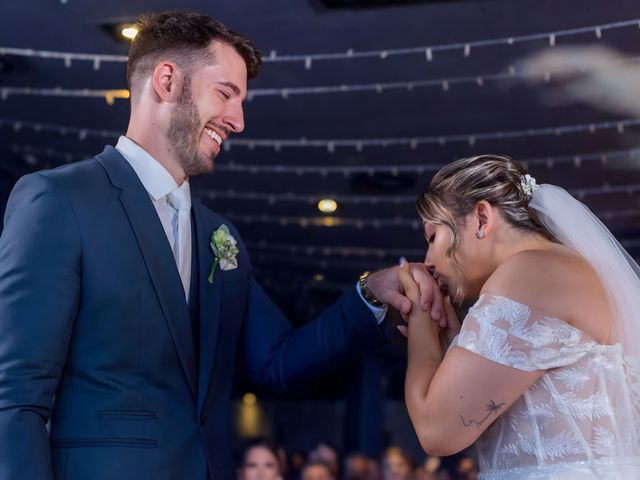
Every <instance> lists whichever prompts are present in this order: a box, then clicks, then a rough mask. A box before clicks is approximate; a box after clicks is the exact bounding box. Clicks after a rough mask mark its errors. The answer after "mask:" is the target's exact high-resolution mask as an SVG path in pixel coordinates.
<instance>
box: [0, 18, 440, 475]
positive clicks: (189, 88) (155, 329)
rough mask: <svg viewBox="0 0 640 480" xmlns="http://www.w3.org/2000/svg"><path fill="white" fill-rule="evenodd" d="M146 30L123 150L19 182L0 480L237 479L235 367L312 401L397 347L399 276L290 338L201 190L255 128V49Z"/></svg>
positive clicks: (135, 50)
mask: <svg viewBox="0 0 640 480" xmlns="http://www.w3.org/2000/svg"><path fill="white" fill-rule="evenodd" d="M140 26H141V30H140V33H139V34H138V37H137V38H136V40H135V41H134V42H133V44H132V47H131V51H130V57H129V63H128V80H129V86H130V90H131V104H132V109H131V119H130V123H129V127H128V130H127V133H126V136H122V137H120V139H119V141H118V143H117V145H116V147H115V148H113V147H110V146H108V147H106V148H105V150H104V152H102V153H101V154H99V155H97V156H96V157H94V158H91V159H88V160H85V161H83V162H79V163H76V164H73V165H69V166H64V167H61V168H58V169H55V170H51V171H43V172H37V173H35V174H32V175H28V176H26V177H23V178H22V179H21V180H20V181H19V182H18V183H17V184H16V186H15V188H14V190H13V192H12V194H11V198H10V200H9V202H8V206H7V209H6V214H5V228H4V232H3V234H2V237H1V238H0V480H13V479H16V480H18V479H19V480H40V479H42V480H51V479H69V480H103V479H104V480H114V479H118V480H140V479H153V480H181V479H189V480H205V479H207V478H211V479H230V478H232V477H233V467H232V464H231V451H230V433H231V409H230V393H231V386H232V378H233V371H234V366H235V361H236V358H237V357H238V356H239V357H240V358H241V360H242V362H243V363H244V364H245V365H246V368H247V370H248V373H249V374H250V376H251V378H252V379H253V380H254V381H255V383H256V384H259V385H262V386H266V387H269V388H271V389H273V390H276V391H285V390H288V389H293V388H304V387H305V386H307V385H309V384H310V383H312V382H313V381H315V380H317V379H318V378H320V377H322V376H326V375H328V374H329V373H331V372H332V371H335V369H336V368H337V367H339V366H340V365H342V364H343V363H344V362H345V361H347V360H348V359H349V358H350V357H353V356H358V355H363V354H365V353H366V352H369V351H371V350H373V349H375V348H377V347H379V346H381V345H383V344H384V343H385V341H386V337H385V335H384V334H383V330H382V328H381V327H380V323H381V322H382V320H383V318H384V315H385V312H386V307H385V306H382V307H380V306H378V304H379V303H382V304H390V305H393V306H394V307H396V308H398V309H400V310H402V311H404V312H407V311H408V310H409V309H410V303H409V301H408V299H407V298H406V297H404V296H403V295H402V293H401V292H400V290H399V287H398V285H397V281H396V275H395V273H396V271H395V269H387V270H382V271H380V272H377V273H374V274H372V275H371V276H369V278H368V281H367V279H365V280H364V281H362V282H361V283H360V285H359V290H357V289H356V288H354V289H353V291H350V292H347V293H346V294H345V295H344V296H343V297H342V298H341V299H340V300H338V302H337V303H336V304H335V305H333V306H332V307H331V308H329V309H328V310H327V311H325V312H324V313H323V314H322V315H321V316H320V317H319V318H318V319H316V320H315V321H313V322H311V323H309V324H307V325H305V326H304V327H302V328H299V329H291V327H290V325H289V323H288V322H287V320H286V319H285V318H284V317H283V315H282V314H281V313H280V311H278V309H277V308H276V307H275V306H274V305H273V303H272V302H271V301H270V300H269V299H268V298H267V296H266V295H265V293H264V292H263V290H262V289H261V288H260V286H259V285H258V284H257V283H256V281H255V280H254V278H253V276H252V274H251V267H250V263H249V257H248V255H247V252H246V250H245V248H244V246H243V244H242V242H241V241H240V238H239V236H238V233H237V231H236V230H235V228H234V227H233V226H232V225H230V224H229V223H228V222H227V221H226V220H225V219H223V218H222V217H220V216H218V215H217V214H215V213H214V212H212V211H211V210H209V209H208V208H206V207H205V206H204V205H202V204H201V203H199V202H198V201H196V200H194V199H192V197H191V194H190V191H189V181H188V179H189V177H190V176H193V175H199V174H204V173H209V172H211V171H212V170H213V162H214V158H215V157H216V155H217V154H218V153H219V151H220V145H221V143H222V142H224V141H225V140H226V139H227V138H228V137H229V135H230V134H231V133H239V132H241V131H242V130H243V128H244V123H243V122H244V120H243V113H242V101H243V99H244V97H245V95H246V89H247V85H246V83H247V78H252V77H254V76H255V75H256V74H257V71H258V68H259V65H260V55H259V52H258V51H257V50H256V49H255V48H254V46H253V45H252V44H251V43H250V42H249V41H248V40H246V39H245V38H243V37H242V36H240V35H238V34H236V33H234V32H232V31H230V30H228V29H227V28H226V27H225V26H224V25H222V24H220V23H219V22H217V21H215V20H213V19H212V18H210V17H208V16H206V15H199V14H187V13H177V12H166V13H162V14H157V15H152V16H148V17H145V18H144V19H143V20H142V21H141V24H140ZM214 232H217V233H216V235H215V236H214V237H215V241H213V247H214V248H212V244H211V243H212V233H214ZM414 271H415V275H416V276H417V277H418V278H421V281H422V283H423V286H424V291H425V292H427V293H426V294H425V299H426V300H425V301H428V296H429V295H433V294H434V292H433V282H432V280H431V279H430V277H428V276H427V274H426V273H425V271H423V269H420V268H419V267H418V266H414ZM437 301H438V299H434V302H433V306H434V308H436V309H437V308H438V307H437V305H438V303H436V302H437ZM48 422H49V427H48V428H47V423H48Z"/></svg>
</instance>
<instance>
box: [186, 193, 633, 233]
mask: <svg viewBox="0 0 640 480" xmlns="http://www.w3.org/2000/svg"><path fill="white" fill-rule="evenodd" d="M637 191H640V183H634V184H627V185H616V186H615V187H612V186H608V185H607V186H603V187H586V188H578V189H573V190H570V193H571V194H572V195H574V196H578V197H581V198H584V197H587V196H599V195H611V194H620V193H626V194H633V193H636V192H637ZM629 192H631V193H629ZM198 193H199V194H201V195H202V196H204V197H207V198H209V199H210V200H214V199H217V198H224V199H229V200H245V201H252V200H253V201H260V202H265V201H268V202H269V203H270V204H274V203H276V202H297V203H307V204H314V203H316V202H318V201H320V202H321V201H323V200H319V199H322V198H324V195H322V194H318V195H309V194H294V193H292V192H287V193H264V192H254V191H242V192H237V191H235V190H227V191H212V190H201V191H198ZM332 196H333V198H334V199H335V201H337V202H340V203H345V204H354V205H360V204H369V205H377V204H379V203H383V204H389V203H392V204H402V203H415V201H416V195H392V196H390V195H332ZM327 218H334V217H327ZM335 221H337V220H336V219H334V220H332V221H331V222H335ZM340 221H341V220H340ZM331 222H330V223H331ZM333 224H334V223H332V225H333ZM332 225H331V226H332Z"/></svg>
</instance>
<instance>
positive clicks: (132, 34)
mask: <svg viewBox="0 0 640 480" xmlns="http://www.w3.org/2000/svg"><path fill="white" fill-rule="evenodd" d="M120 33H122V36H123V37H124V38H128V39H129V40H133V39H134V38H136V35H137V34H138V28H137V27H131V26H128V27H124V28H123V29H122V30H121V31H120Z"/></svg>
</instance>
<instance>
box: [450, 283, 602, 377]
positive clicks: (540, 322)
mask: <svg viewBox="0 0 640 480" xmlns="http://www.w3.org/2000/svg"><path fill="white" fill-rule="evenodd" d="M594 344H595V342H593V341H592V340H590V339H589V337H587V336H586V335H585V334H583V333H582V332H581V331H580V330H578V329H576V328H575V327H572V326H571V325H569V324H568V323H566V322H564V321H562V320H560V319H557V318H553V317H549V316H545V315H542V314H538V313H536V312H532V310H531V309H530V308H529V307H528V306H527V305H524V304H522V303H518V302H516V301H514V300H511V299H509V298H506V297H501V296H498V295H493V294H483V295H481V296H480V298H479V299H478V301H477V302H476V304H475V305H474V306H473V307H471V308H470V309H469V313H468V314H467V316H466V317H465V319H464V322H463V324H462V330H461V331H460V335H459V336H458V338H457V343H456V346H458V347H462V348H464V349H466V350H469V351H471V352H473V353H476V354H478V355H481V356H483V357H485V358H487V359H489V360H493V361H494V362H497V363H500V364H502V365H506V366H508V367H513V368H517V369H519V370H524V371H526V372H532V371H535V370H547V369H550V368H557V367H562V366H565V365H570V364H572V363H575V362H577V361H578V360H580V358H582V357H583V356H584V355H585V354H586V353H587V352H588V351H589V349H590V348H592V347H593V345H594Z"/></svg>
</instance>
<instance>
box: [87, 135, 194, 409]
mask: <svg viewBox="0 0 640 480" xmlns="http://www.w3.org/2000/svg"><path fill="white" fill-rule="evenodd" d="M96 158H97V159H98V161H99V162H100V163H101V164H102V166H103V167H104V169H105V170H106V172H107V174H108V175H109V178H110V179H111V183H112V184H113V185H114V186H115V187H116V188H118V189H120V190H121V193H120V196H119V198H120V202H121V203H122V206H123V207H124V210H125V212H126V214H127V217H128V219H129V223H130V224H131V228H132V229H133V231H134V233H135V236H136V239H137V240H138V245H139V246H140V251H141V252H142V256H143V257H144V261H145V263H146V265H147V270H148V271H149V276H150V278H151V281H152V283H153V287H154V289H155V292H156V295H157V297H158V302H159V303H160V306H161V307H162V312H163V314H164V317H165V320H166V322H167V325H168V327H169V331H170V332H171V336H172V337H173V341H174V344H175V347H176V350H177V352H178V356H179V358H180V361H181V363H182V368H183V369H184V372H185V375H186V377H187V381H188V383H189V387H190V388H191V392H192V394H193V396H194V399H195V398H197V394H196V392H197V390H196V387H197V384H196V363H195V354H194V348H193V335H192V332H191V323H190V320H189V311H188V306H187V302H186V299H185V295H184V289H183V287H182V282H181V280H180V275H179V274H178V270H177V268H176V265H175V260H174V258H173V253H172V252H171V247H170V245H169V242H168V241H166V234H165V232H164V229H163V228H162V223H161V222H160V219H159V218H158V214H157V212H156V210H155V208H154V206H153V203H152V202H151V199H150V198H149V194H148V193H147V191H146V190H145V189H144V187H143V185H142V183H141V182H140V180H139V179H138V177H137V175H136V173H135V171H134V170H133V168H131V166H130V165H129V164H128V162H127V161H126V160H125V159H124V158H123V157H122V156H121V155H120V154H119V153H118V151H117V150H115V149H114V148H113V147H107V148H106V149H105V151H104V152H103V153H102V154H100V155H98V156H97V157H96Z"/></svg>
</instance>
